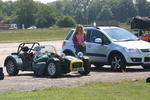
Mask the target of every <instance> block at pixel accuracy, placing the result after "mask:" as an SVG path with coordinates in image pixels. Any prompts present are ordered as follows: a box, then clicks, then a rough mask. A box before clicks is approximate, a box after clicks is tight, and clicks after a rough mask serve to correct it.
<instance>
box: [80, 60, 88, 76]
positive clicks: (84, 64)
mask: <svg viewBox="0 0 150 100" xmlns="http://www.w3.org/2000/svg"><path fill="white" fill-rule="evenodd" d="M83 67H84V71H79V73H80V74H81V75H88V74H89V73H90V71H91V63H90V61H89V60H84V61H83Z"/></svg>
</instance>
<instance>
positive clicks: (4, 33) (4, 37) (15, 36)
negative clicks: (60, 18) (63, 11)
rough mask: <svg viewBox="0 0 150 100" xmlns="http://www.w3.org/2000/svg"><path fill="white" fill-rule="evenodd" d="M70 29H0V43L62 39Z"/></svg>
mask: <svg viewBox="0 0 150 100" xmlns="http://www.w3.org/2000/svg"><path fill="white" fill-rule="evenodd" d="M70 29H71V28H48V29H36V30H27V29H25V30H0V43H9V42H28V41H52V40H62V39H64V38H65V36H66V34H67V33H68V31H69V30H70Z"/></svg>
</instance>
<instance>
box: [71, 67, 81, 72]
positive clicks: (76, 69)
mask: <svg viewBox="0 0 150 100" xmlns="http://www.w3.org/2000/svg"><path fill="white" fill-rule="evenodd" d="M72 71H84V68H83V67H80V68H73V69H72Z"/></svg>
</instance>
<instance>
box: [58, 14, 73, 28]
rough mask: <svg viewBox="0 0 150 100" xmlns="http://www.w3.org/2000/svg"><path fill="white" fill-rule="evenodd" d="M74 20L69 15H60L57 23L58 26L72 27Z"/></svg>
mask: <svg viewBox="0 0 150 100" xmlns="http://www.w3.org/2000/svg"><path fill="white" fill-rule="evenodd" d="M75 24H76V22H75V20H74V19H73V18H72V17H71V16H62V17H60V18H59V19H58V21H57V25H58V26H60V27H74V26H75Z"/></svg>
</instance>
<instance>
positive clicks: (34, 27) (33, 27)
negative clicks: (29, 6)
mask: <svg viewBox="0 0 150 100" xmlns="http://www.w3.org/2000/svg"><path fill="white" fill-rule="evenodd" d="M27 29H30V30H32V29H37V27H36V26H30V27H28V28H27Z"/></svg>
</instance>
